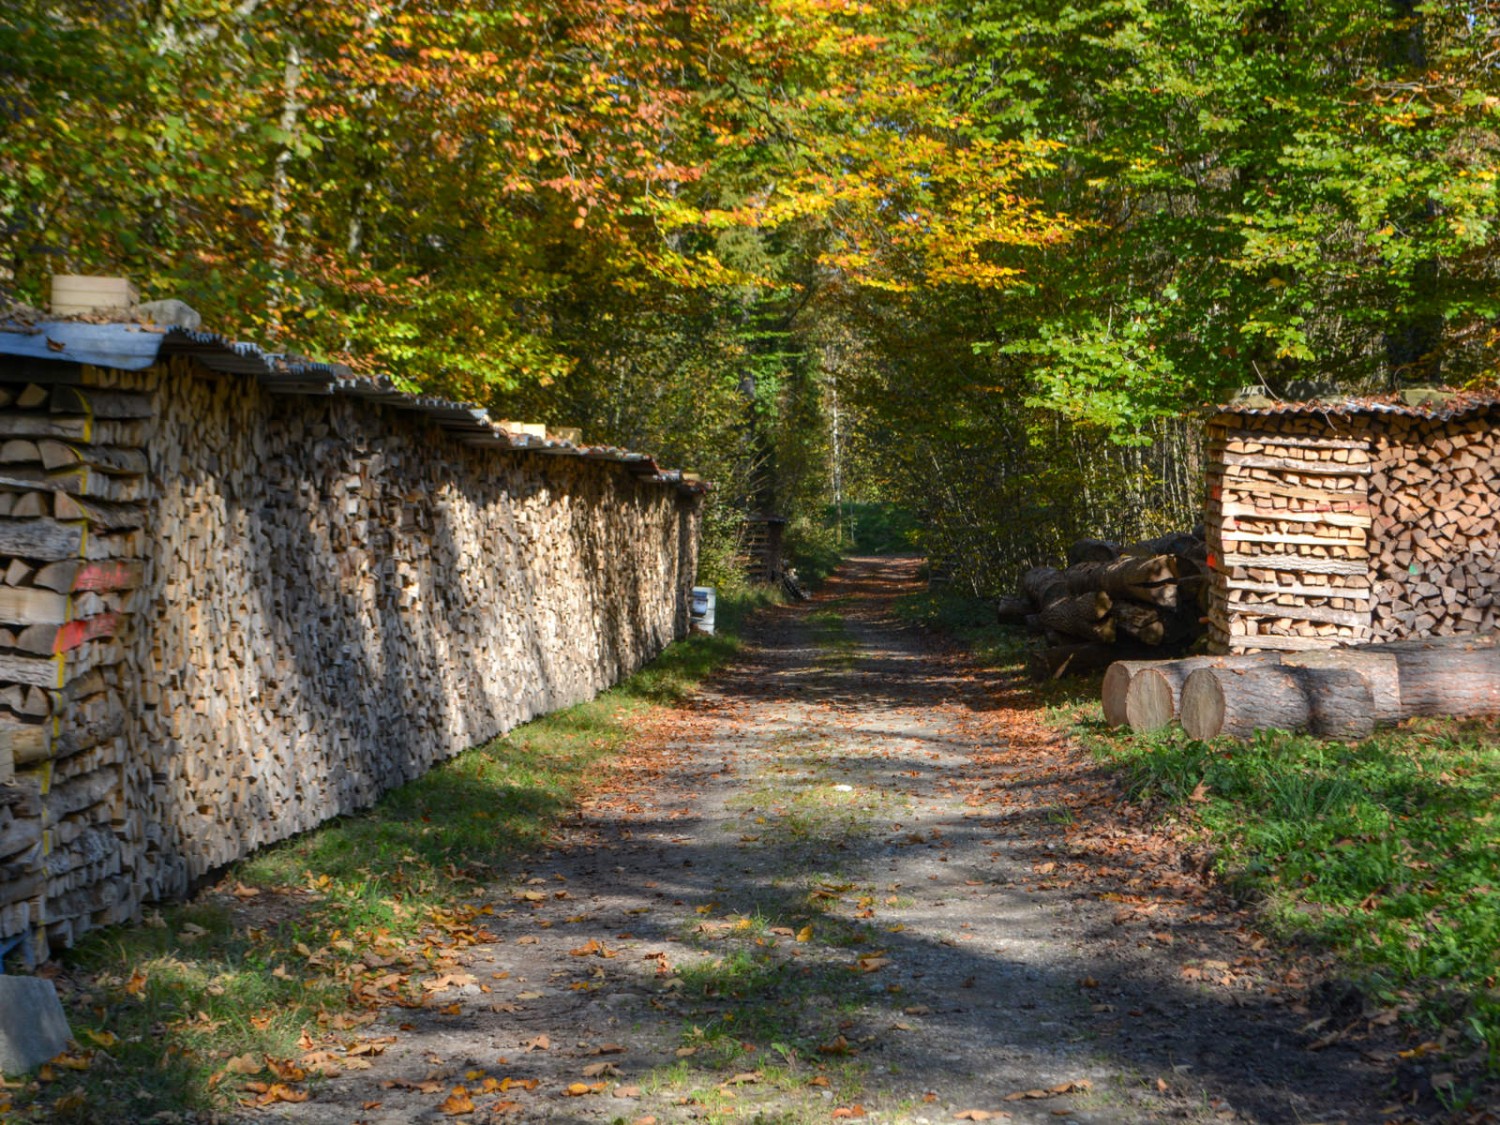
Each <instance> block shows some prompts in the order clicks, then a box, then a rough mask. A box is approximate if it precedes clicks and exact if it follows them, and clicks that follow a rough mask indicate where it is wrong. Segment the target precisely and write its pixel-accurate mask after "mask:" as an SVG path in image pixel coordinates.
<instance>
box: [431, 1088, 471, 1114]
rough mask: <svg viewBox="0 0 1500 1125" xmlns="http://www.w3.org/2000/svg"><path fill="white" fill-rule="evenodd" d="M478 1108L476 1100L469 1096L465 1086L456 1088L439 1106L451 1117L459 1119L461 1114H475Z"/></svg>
mask: <svg viewBox="0 0 1500 1125" xmlns="http://www.w3.org/2000/svg"><path fill="white" fill-rule="evenodd" d="M476 1108H477V1107H476V1106H475V1105H474V1099H473V1098H472V1097H470V1096H469V1091H468V1089H467V1088H466V1087H464V1086H455V1087H453V1089H452V1091H451V1092H450V1093H449V1094H448V1096H447V1097H446V1098H444V1099H443V1100H442V1102H441V1103H440V1104H439V1105H438V1109H439V1110H440V1111H441V1112H443V1113H445V1114H447V1115H448V1116H449V1117H457V1116H458V1115H459V1114H461V1113H473V1112H474V1110H475V1109H476Z"/></svg>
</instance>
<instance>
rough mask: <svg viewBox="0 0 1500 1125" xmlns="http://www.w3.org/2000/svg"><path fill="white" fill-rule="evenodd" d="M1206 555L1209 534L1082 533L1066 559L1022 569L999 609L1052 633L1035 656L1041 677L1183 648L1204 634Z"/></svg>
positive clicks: (1006, 621) (1005, 617)
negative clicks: (1110, 537) (1114, 536)
mask: <svg viewBox="0 0 1500 1125" xmlns="http://www.w3.org/2000/svg"><path fill="white" fill-rule="evenodd" d="M1206 559H1207V548H1206V546H1205V545H1204V542H1203V539H1202V538H1201V537H1200V536H1196V535H1191V534H1187V533H1181V532H1177V533H1173V534H1171V535H1164V536H1161V537H1160V538H1157V539H1148V540H1146V541H1144V542H1141V543H1136V544H1133V545H1131V546H1129V547H1124V548H1122V547H1120V546H1119V545H1118V544H1116V543H1109V542H1106V541H1104V540H1101V539H1084V540H1080V541H1079V542H1077V543H1075V544H1073V546H1072V548H1071V549H1070V550H1069V551H1068V566H1067V567H1065V568H1058V567H1052V566H1038V567H1033V568H1032V569H1030V570H1028V571H1027V572H1026V573H1025V574H1023V575H1021V581H1020V587H1019V589H1018V591H1017V592H1016V593H1015V594H1014V595H1011V596H1009V597H1005V598H1001V599H1000V601H999V603H998V605H997V607H996V616H997V618H998V620H999V622H1000V624H1002V625H1017V626H1022V627H1024V628H1027V629H1030V630H1031V631H1033V632H1035V633H1039V634H1041V635H1042V636H1043V637H1045V638H1046V641H1047V647H1046V648H1045V649H1043V650H1042V651H1040V652H1038V653H1036V654H1035V655H1034V656H1033V659H1032V662H1031V671H1032V675H1033V676H1035V677H1036V678H1037V679H1039V680H1045V679H1057V678H1059V677H1062V676H1067V675H1077V674H1081V673H1085V672H1095V671H1098V670H1099V669H1101V668H1105V667H1107V666H1108V665H1109V664H1111V663H1113V662H1114V661H1117V660H1119V659H1120V658H1121V657H1155V658H1157V659H1162V658H1165V657H1170V656H1174V655H1180V654H1181V653H1183V652H1185V651H1186V650H1187V649H1188V647H1189V646H1191V645H1192V643H1193V642H1194V641H1196V640H1197V639H1198V638H1199V637H1200V636H1201V635H1202V634H1203V613H1204V607H1205V605H1206V600H1207V596H1208V571H1207V565H1206Z"/></svg>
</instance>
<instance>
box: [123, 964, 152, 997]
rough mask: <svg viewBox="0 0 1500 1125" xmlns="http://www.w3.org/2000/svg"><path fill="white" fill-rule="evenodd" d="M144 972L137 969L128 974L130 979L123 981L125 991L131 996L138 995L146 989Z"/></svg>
mask: <svg viewBox="0 0 1500 1125" xmlns="http://www.w3.org/2000/svg"><path fill="white" fill-rule="evenodd" d="M146 980H147V978H146V974H145V973H143V972H141V971H140V970H139V969H137V970H136V971H135V972H133V973H131V974H130V979H129V980H128V981H126V982H125V991H126V992H127V993H129V994H130V995H131V996H140V995H142V994H144V993H145V991H146Z"/></svg>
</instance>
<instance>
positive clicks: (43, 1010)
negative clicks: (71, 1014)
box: [0, 975, 69, 1074]
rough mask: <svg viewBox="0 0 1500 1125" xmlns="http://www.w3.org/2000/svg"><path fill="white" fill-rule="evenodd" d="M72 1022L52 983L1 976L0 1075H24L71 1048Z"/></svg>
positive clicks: (37, 979) (35, 978)
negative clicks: (69, 1041) (65, 1013)
mask: <svg viewBox="0 0 1500 1125" xmlns="http://www.w3.org/2000/svg"><path fill="white" fill-rule="evenodd" d="M68 1035H69V1032H68V1020H67V1017H66V1016H64V1015H63V1010H62V1002H61V1001H59V1000H58V998H57V989H55V988H53V987H52V982H51V981H50V980H42V979H41V978H39V977H15V976H3V975H0V1074H24V1073H26V1072H27V1071H28V1070H34V1069H35V1068H36V1067H39V1066H41V1065H42V1063H44V1062H46V1061H47V1060H48V1059H50V1058H54V1057H56V1056H57V1055H59V1054H61V1053H62V1052H63V1051H64V1050H66V1049H67V1046H68Z"/></svg>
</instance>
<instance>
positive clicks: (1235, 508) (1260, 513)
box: [1219, 504, 1373, 527]
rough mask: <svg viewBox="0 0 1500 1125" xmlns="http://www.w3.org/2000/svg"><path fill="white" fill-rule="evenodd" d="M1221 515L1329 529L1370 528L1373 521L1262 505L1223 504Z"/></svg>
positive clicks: (1348, 514) (1346, 514) (1347, 514)
mask: <svg viewBox="0 0 1500 1125" xmlns="http://www.w3.org/2000/svg"><path fill="white" fill-rule="evenodd" d="M1219 514H1220V515H1222V516H1224V517H1225V518H1233V517H1240V518H1247V519H1252V520H1260V521H1264V520H1285V521H1286V522H1288V523H1316V524H1324V525H1326V526H1328V527H1370V526H1371V524H1372V522H1373V521H1372V519H1371V517H1370V516H1368V515H1365V514H1359V513H1355V512H1325V511H1320V510H1316V509H1310V508H1306V507H1302V508H1267V507H1265V506H1264V505H1261V504H1222V505H1220V507H1219Z"/></svg>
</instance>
